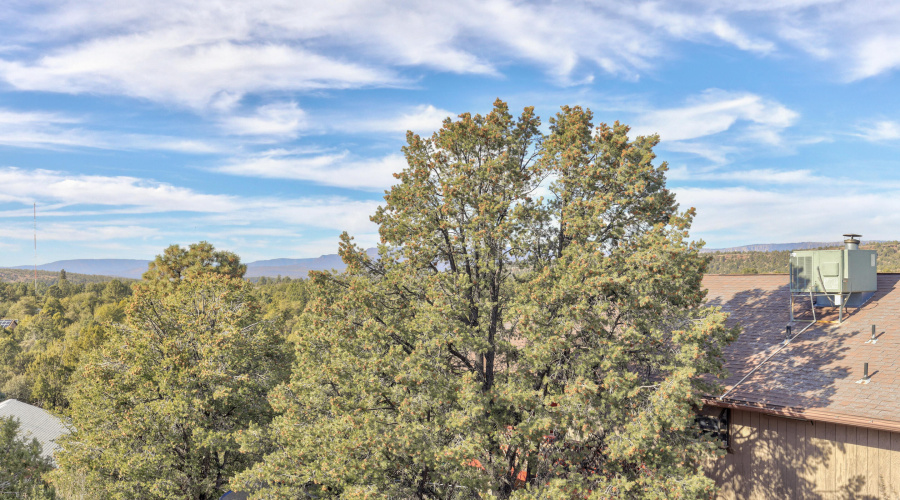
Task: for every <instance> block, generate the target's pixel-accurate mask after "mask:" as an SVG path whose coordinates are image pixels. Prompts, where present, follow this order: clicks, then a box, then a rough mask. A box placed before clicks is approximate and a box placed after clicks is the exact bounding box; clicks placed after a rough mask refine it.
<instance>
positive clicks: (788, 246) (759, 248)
mask: <svg viewBox="0 0 900 500" xmlns="http://www.w3.org/2000/svg"><path fill="white" fill-rule="evenodd" d="M878 241H883V240H865V241H863V244H866V243H875V242H878ZM843 245H844V242H843V241H803V242H800V243H763V244H757V245H744V246H742V247H730V248H704V249H703V250H701V252H703V253H709V252H780V251H783V250H806V249H808V248H821V247H839V246H843Z"/></svg>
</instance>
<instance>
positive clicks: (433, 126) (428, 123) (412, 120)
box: [338, 104, 457, 135]
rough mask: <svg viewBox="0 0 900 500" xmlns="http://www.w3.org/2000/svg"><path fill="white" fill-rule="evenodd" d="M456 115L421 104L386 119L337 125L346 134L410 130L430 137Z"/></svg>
mask: <svg viewBox="0 0 900 500" xmlns="http://www.w3.org/2000/svg"><path fill="white" fill-rule="evenodd" d="M456 115H457V114H456V113H453V112H451V111H447V110H446V109H440V108H436V107H434V106H432V105H430V104H427V105H426V104H423V105H419V106H415V107H413V108H411V109H409V110H407V111H404V112H400V113H398V114H397V115H395V116H392V117H388V118H380V119H379V118H374V119H369V120H361V121H360V120H354V121H351V120H344V121H343V123H342V124H340V125H338V128H339V129H341V130H345V131H348V132H385V133H392V134H395V133H406V131H407V130H412V131H413V132H415V133H417V134H426V135H431V133H432V132H435V131H437V130H438V129H439V128H441V124H442V123H443V121H444V119H445V118H447V117H450V118H455V117H456Z"/></svg>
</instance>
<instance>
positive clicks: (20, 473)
mask: <svg viewBox="0 0 900 500" xmlns="http://www.w3.org/2000/svg"><path fill="white" fill-rule="evenodd" d="M19 426H20V424H19V421H18V420H17V419H14V418H5V417H0V498H4V499H5V498H9V499H13V498H29V499H34V500H38V499H52V498H55V495H54V491H53V488H52V487H50V486H49V485H48V484H47V483H45V482H44V480H43V479H42V477H43V474H46V473H47V472H49V471H50V470H52V469H53V464H52V461H51V460H50V459H49V458H43V457H41V451H42V449H41V443H39V442H38V440H37V439H34V438H31V439H27V438H24V437H22V436H21V435H19Z"/></svg>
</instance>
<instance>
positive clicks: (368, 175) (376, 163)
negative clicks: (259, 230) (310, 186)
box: [213, 149, 406, 191]
mask: <svg viewBox="0 0 900 500" xmlns="http://www.w3.org/2000/svg"><path fill="white" fill-rule="evenodd" d="M405 167H406V160H405V159H404V158H403V156H402V155H399V154H389V155H387V156H383V157H379V158H357V157H354V156H352V155H351V154H350V153H349V152H347V151H342V152H338V153H326V154H305V153H303V152H301V153H299V154H298V153H297V152H295V151H290V150H284V149H275V150H269V151H265V152H263V153H261V154H257V155H252V156H248V157H246V158H237V159H235V160H233V161H232V162H230V163H226V164H223V165H219V166H217V167H214V168H213V171H215V172H219V173H224V174H231V175H240V176H245V177H259V178H267V179H292V180H303V181H311V182H315V183H317V184H323V185H326V186H337V187H344V188H354V189H366V190H377V191H380V190H383V189H387V188H389V187H390V186H391V185H392V184H394V183H395V182H396V179H395V178H394V176H393V174H394V173H395V172H400V171H401V170H403V169H404V168H405Z"/></svg>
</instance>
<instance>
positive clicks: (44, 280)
mask: <svg viewBox="0 0 900 500" xmlns="http://www.w3.org/2000/svg"><path fill="white" fill-rule="evenodd" d="M61 276H65V278H66V279H67V280H68V282H69V284H72V285H79V284H86V283H106V282H108V281H110V280H113V279H115V278H114V277H113V276H103V275H98V274H79V273H69V272H56V271H41V270H38V272H37V282H38V286H41V284H44V285H47V286H50V285H53V284H55V283H57V282H58V281H59V279H60V277H61ZM34 278H35V272H34V271H32V270H28V269H12V268H8V267H0V282H5V283H27V282H30V283H34Z"/></svg>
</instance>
